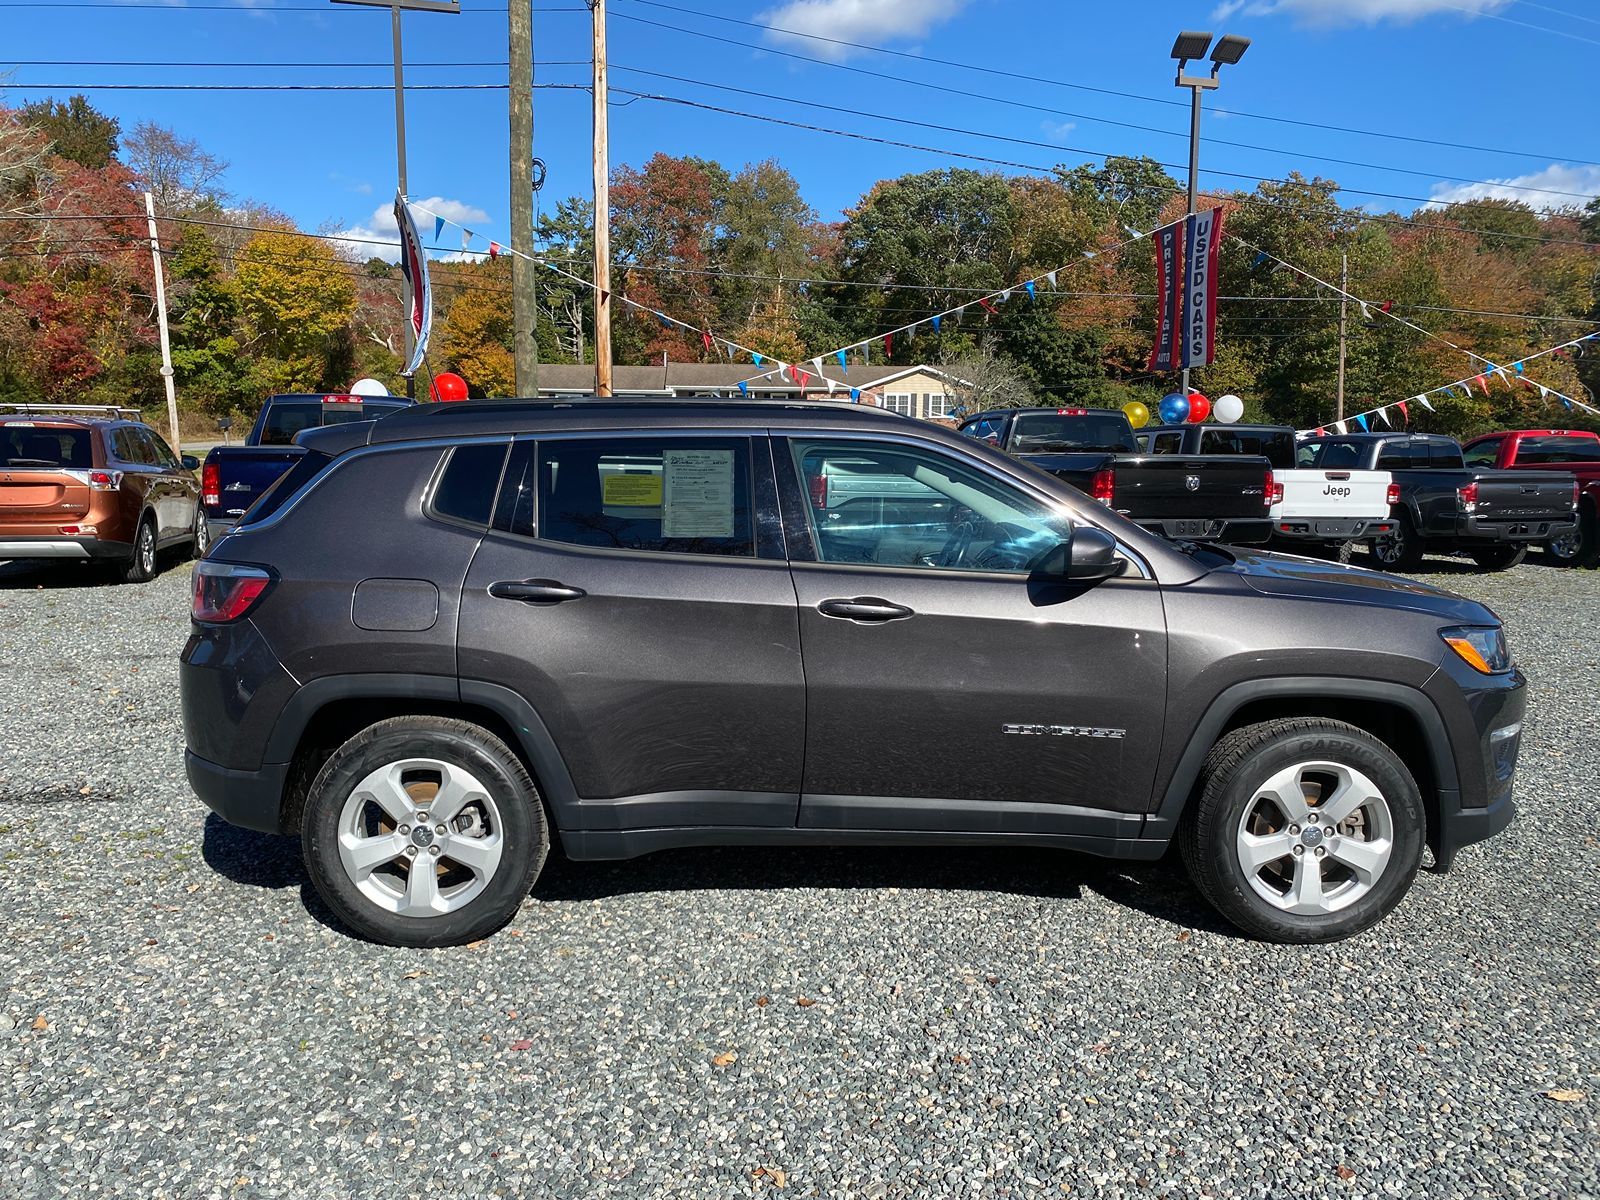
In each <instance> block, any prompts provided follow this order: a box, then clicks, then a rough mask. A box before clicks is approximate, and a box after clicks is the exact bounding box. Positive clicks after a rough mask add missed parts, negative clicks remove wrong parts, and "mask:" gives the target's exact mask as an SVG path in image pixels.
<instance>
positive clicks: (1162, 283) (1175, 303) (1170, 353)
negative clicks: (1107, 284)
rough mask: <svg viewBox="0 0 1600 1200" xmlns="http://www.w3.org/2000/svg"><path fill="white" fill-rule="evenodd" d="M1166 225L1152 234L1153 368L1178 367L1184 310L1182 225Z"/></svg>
mask: <svg viewBox="0 0 1600 1200" xmlns="http://www.w3.org/2000/svg"><path fill="white" fill-rule="evenodd" d="M1181 224H1182V222H1174V223H1173V224H1171V225H1165V226H1162V228H1160V229H1158V230H1156V231H1155V233H1153V234H1152V235H1151V240H1152V241H1154V242H1155V247H1156V342H1155V346H1154V348H1153V349H1152V350H1151V351H1150V365H1149V367H1148V368H1146V369H1147V370H1151V371H1175V370H1177V369H1178V353H1177V351H1178V345H1177V343H1178V338H1179V337H1180V336H1181V334H1182V330H1181V329H1180V327H1179V325H1178V321H1179V319H1180V314H1181V312H1182V310H1183V300H1182V297H1183V272H1182V271H1181V270H1180V269H1179V267H1180V265H1181V264H1180V263H1179V261H1178V227H1179V225H1181Z"/></svg>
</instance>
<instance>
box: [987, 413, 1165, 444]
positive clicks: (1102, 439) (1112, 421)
mask: <svg viewBox="0 0 1600 1200" xmlns="http://www.w3.org/2000/svg"><path fill="white" fill-rule="evenodd" d="M1011 449H1013V450H1015V451H1017V452H1018V453H1027V452H1028V451H1035V452H1040V451H1042V452H1045V453H1050V452H1058V453H1065V452H1070V451H1073V450H1111V451H1118V452H1123V453H1128V454H1136V453H1138V450H1139V443H1138V442H1136V441H1135V440H1134V437H1133V426H1131V425H1129V424H1128V418H1127V417H1125V416H1123V415H1122V414H1121V413H1119V412H1111V411H1109V410H1102V411H1099V412H1081V413H1059V412H1048V411H1047V412H1036V413H1018V414H1017V418H1016V422H1015V426H1014V428H1013V429H1012V433H1011Z"/></svg>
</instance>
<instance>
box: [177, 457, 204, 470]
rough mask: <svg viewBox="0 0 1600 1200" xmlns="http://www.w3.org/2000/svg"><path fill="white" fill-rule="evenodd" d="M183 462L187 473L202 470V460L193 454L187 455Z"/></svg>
mask: <svg viewBox="0 0 1600 1200" xmlns="http://www.w3.org/2000/svg"><path fill="white" fill-rule="evenodd" d="M181 461H182V463H183V469H184V470H185V471H198V470H199V469H200V460H199V459H198V458H196V457H195V456H194V455H192V454H185V455H184V456H183V458H182V460H181Z"/></svg>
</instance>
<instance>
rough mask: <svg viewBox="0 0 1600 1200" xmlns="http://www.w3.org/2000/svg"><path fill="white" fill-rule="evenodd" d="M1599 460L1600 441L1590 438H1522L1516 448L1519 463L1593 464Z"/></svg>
mask: <svg viewBox="0 0 1600 1200" xmlns="http://www.w3.org/2000/svg"><path fill="white" fill-rule="evenodd" d="M1596 459H1600V439H1597V438H1592V437H1587V438H1586V437H1534V438H1523V439H1522V441H1521V442H1520V443H1519V444H1518V446H1517V461H1518V462H1519V463H1573V462H1594V461H1595V460H1596Z"/></svg>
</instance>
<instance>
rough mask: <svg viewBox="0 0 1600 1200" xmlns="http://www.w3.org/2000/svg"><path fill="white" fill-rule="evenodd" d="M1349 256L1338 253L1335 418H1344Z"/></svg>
mask: <svg viewBox="0 0 1600 1200" xmlns="http://www.w3.org/2000/svg"><path fill="white" fill-rule="evenodd" d="M1349 294H1350V256H1349V255H1348V254H1341V255H1339V407H1338V412H1337V415H1336V416H1335V418H1334V419H1335V420H1338V421H1342V420H1344V348H1345V329H1346V321H1345V318H1346V316H1347V315H1348V313H1349V310H1350V301H1349Z"/></svg>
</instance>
